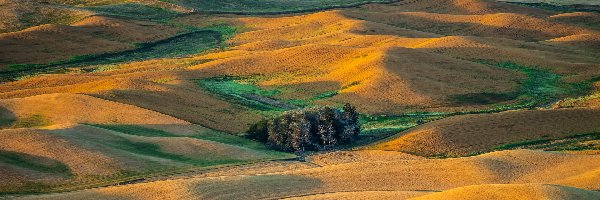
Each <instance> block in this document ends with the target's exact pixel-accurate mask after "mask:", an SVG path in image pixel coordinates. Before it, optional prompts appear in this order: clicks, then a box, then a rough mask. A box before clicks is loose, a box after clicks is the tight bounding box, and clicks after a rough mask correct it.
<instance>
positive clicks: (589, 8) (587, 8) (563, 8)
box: [508, 2, 600, 13]
mask: <svg viewBox="0 0 600 200" xmlns="http://www.w3.org/2000/svg"><path fill="white" fill-rule="evenodd" d="M508 3H512V4H517V5H522V6H529V7H534V8H539V9H544V10H551V11H556V12H562V13H571V12H596V13H600V6H597V5H596V6H593V5H554V4H549V3H521V2H508Z"/></svg>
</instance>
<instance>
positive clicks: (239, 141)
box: [89, 124, 267, 150]
mask: <svg viewBox="0 0 600 200" xmlns="http://www.w3.org/2000/svg"><path fill="white" fill-rule="evenodd" d="M89 125H90V126H94V127H98V128H103V129H107V130H111V131H116V132H120V133H124V134H128V135H137V136H144V137H188V138H195V139H201V140H209V141H213V142H219V143H223V144H230V145H235V146H240V147H245V148H249V149H254V150H267V148H266V147H265V146H264V145H263V144H261V143H259V142H255V141H252V140H248V139H245V138H242V137H238V136H235V135H230V134H227V133H222V132H217V131H213V130H206V131H202V132H199V133H197V134H194V135H186V136H183V135H175V134H173V133H169V132H166V131H163V130H158V129H153V128H147V127H143V126H138V125H123V124H111V125H107V124H89Z"/></svg>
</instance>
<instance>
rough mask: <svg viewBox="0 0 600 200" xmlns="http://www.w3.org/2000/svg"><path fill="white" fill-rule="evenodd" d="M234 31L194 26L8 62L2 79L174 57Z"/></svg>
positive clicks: (200, 49)
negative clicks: (134, 41)
mask: <svg viewBox="0 0 600 200" xmlns="http://www.w3.org/2000/svg"><path fill="white" fill-rule="evenodd" d="M235 32H236V28H235V27H231V26H226V25H218V26H214V27H209V28H204V29H199V30H194V31H191V32H189V33H184V34H180V35H177V36H174V37H171V38H168V39H165V40H161V41H158V42H152V43H143V44H138V45H137V48H135V49H133V50H127V51H121V52H115V53H105V54H99V55H86V56H76V57H74V58H73V59H70V60H65V61H60V62H55V63H48V64H15V65H9V70H8V71H2V72H0V77H1V78H2V81H13V80H15V79H16V78H18V77H21V76H28V75H35V74H43V73H59V72H61V71H64V70H65V69H66V68H70V67H87V66H94V65H105V64H114V63H122V62H130V61H141V60H147V59H155V58H176V57H182V56H188V55H192V54H197V53H201V52H203V51H206V50H209V49H213V48H217V47H219V46H220V45H222V43H223V41H225V40H226V39H228V38H229V37H231V36H232V35H233V34H234V33H235Z"/></svg>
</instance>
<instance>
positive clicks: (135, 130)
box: [92, 124, 177, 137]
mask: <svg viewBox="0 0 600 200" xmlns="http://www.w3.org/2000/svg"><path fill="white" fill-rule="evenodd" d="M92 126H95V127H98V128H103V129H107V130H111V131H116V132H121V133H125V134H129V135H137V136H144V137H177V135H175V134H172V133H169V132H166V131H163V130H158V129H152V128H146V127H143V126H137V125H121V124H114V125H113V124H111V125H107V124H93V125H92Z"/></svg>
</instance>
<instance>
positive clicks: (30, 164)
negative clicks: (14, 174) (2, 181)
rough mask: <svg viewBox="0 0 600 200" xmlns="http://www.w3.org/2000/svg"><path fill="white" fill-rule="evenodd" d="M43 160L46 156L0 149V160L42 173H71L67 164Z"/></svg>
mask: <svg viewBox="0 0 600 200" xmlns="http://www.w3.org/2000/svg"><path fill="white" fill-rule="evenodd" d="M43 160H46V161H47V160H48V158H42V157H37V156H33V155H28V154H24V153H18V152H12V151H3V150H0V162H3V163H7V164H11V165H15V166H18V167H22V168H25V169H30V170H34V171H39V172H44V173H59V174H67V175H71V172H70V170H69V167H67V165H65V164H63V163H61V162H58V161H49V162H42V161H43Z"/></svg>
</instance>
